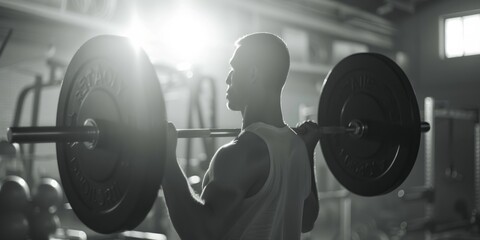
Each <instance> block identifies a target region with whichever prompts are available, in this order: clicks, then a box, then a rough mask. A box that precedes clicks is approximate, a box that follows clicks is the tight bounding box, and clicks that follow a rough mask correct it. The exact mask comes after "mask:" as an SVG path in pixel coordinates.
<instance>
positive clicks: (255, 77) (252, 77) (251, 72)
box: [248, 66, 258, 83]
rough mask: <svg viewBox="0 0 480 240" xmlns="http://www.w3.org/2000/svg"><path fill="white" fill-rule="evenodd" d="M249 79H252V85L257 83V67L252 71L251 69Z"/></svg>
mask: <svg viewBox="0 0 480 240" xmlns="http://www.w3.org/2000/svg"><path fill="white" fill-rule="evenodd" d="M248 77H249V79H250V82H251V83H255V82H257V79H258V68H257V67H256V66H253V67H252V68H251V69H250V72H249V76H248Z"/></svg>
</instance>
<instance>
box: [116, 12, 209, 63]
mask: <svg viewBox="0 0 480 240" xmlns="http://www.w3.org/2000/svg"><path fill="white" fill-rule="evenodd" d="M199 11H200V10H199V9H197V8H191V7H188V6H184V5H181V6H177V7H176V8H175V9H173V10H172V11H170V14H168V15H161V16H159V17H158V19H157V21H156V22H155V21H153V22H152V21H145V20H144V19H140V18H139V17H141V15H136V14H134V15H133V16H132V18H131V20H130V24H129V25H128V27H127V29H126V31H125V32H124V35H125V36H127V37H129V38H130V39H131V40H132V43H134V45H137V46H141V47H142V48H143V49H144V50H145V51H146V52H147V54H148V55H149V57H150V59H151V60H152V61H153V62H155V61H160V62H164V61H166V62H170V63H172V64H174V65H175V66H177V67H178V68H181V69H184V68H190V67H192V66H193V65H196V64H197V63H200V62H201V61H202V60H204V59H205V57H207V56H206V54H207V53H209V52H210V51H212V46H215V45H216V43H218V40H217V38H216V36H214V32H215V31H213V25H212V24H211V21H209V20H210V19H207V18H206V16H207V14H205V15H201V14H200V13H202V12H199ZM141 20H144V21H141ZM147 24H148V25H147Z"/></svg>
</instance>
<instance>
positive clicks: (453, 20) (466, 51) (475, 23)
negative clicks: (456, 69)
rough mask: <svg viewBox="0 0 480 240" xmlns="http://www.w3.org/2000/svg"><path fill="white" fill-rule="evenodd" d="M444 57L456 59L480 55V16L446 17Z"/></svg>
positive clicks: (443, 37) (444, 23)
mask: <svg viewBox="0 0 480 240" xmlns="http://www.w3.org/2000/svg"><path fill="white" fill-rule="evenodd" d="M441 22H442V23H443V24H442V26H443V31H442V32H443V36H441V39H443V44H441V46H442V45H443V49H442V50H443V51H442V52H443V53H444V54H442V55H443V57H446V58H454V57H463V56H469V55H477V54H480V14H470V15H464V16H458V15H457V16H455V17H444V18H443V21H441Z"/></svg>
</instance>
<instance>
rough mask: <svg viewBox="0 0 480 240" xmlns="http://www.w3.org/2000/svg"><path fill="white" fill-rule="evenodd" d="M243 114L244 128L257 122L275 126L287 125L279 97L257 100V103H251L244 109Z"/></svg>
mask: <svg viewBox="0 0 480 240" xmlns="http://www.w3.org/2000/svg"><path fill="white" fill-rule="evenodd" d="M242 116H243V123H242V129H245V128H246V127H248V126H249V125H250V124H252V123H256V122H263V123H265V124H269V125H272V126H275V127H284V126H285V123H284V121H283V115H282V109H281V106H280V101H279V99H274V98H270V99H264V101H261V102H260V101H257V102H256V104H250V105H248V106H247V107H245V109H244V111H242Z"/></svg>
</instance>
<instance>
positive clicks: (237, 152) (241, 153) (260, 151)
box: [215, 131, 268, 165]
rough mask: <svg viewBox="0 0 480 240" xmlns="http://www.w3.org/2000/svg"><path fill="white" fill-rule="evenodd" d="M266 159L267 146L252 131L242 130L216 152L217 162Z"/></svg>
mask: <svg viewBox="0 0 480 240" xmlns="http://www.w3.org/2000/svg"><path fill="white" fill-rule="evenodd" d="M266 158H267V159H268V147H267V144H266V143H265V141H264V140H263V139H262V138H261V137H259V136H258V135H256V134H255V133H252V132H248V131H247V132H242V134H240V135H239V136H238V137H237V138H236V139H235V140H233V141H232V142H230V143H228V144H225V145H223V146H222V147H221V148H220V149H219V150H218V152H217V154H216V156H215V160H216V162H218V163H220V164H221V163H222V162H223V163H228V164H230V163H232V164H233V165H237V164H242V163H247V164H248V163H250V162H251V161H259V160H261V159H266Z"/></svg>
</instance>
